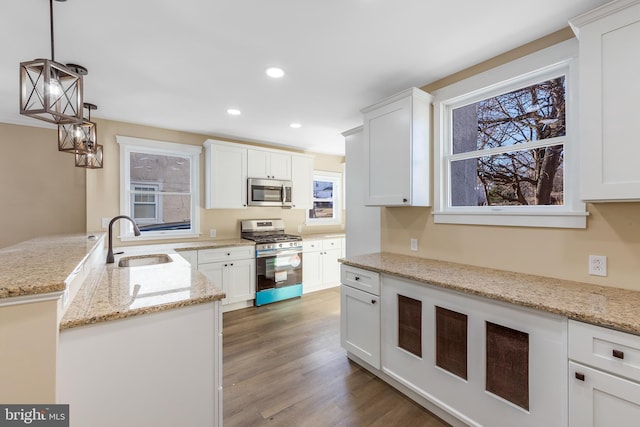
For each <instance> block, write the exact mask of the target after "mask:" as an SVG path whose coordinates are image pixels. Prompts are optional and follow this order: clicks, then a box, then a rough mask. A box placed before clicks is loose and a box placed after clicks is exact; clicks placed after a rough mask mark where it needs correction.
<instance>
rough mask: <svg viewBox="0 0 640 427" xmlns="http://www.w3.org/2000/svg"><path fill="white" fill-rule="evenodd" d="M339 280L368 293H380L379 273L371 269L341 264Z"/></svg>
mask: <svg viewBox="0 0 640 427" xmlns="http://www.w3.org/2000/svg"><path fill="white" fill-rule="evenodd" d="M340 282H341V283H342V284H343V285H348V286H351V287H354V288H356V289H360V290H361V291H365V292H369V293H370V294H374V295H380V274H378V273H376V272H373V271H369V270H363V269H361V268H357V267H351V266H349V265H341V266H340Z"/></svg>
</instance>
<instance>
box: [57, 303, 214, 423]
mask: <svg viewBox="0 0 640 427" xmlns="http://www.w3.org/2000/svg"><path fill="white" fill-rule="evenodd" d="M56 388H57V396H56V400H57V402H59V403H64V404H69V410H70V417H69V418H70V424H69V425H70V426H72V427H85V426H92V427H112V426H122V427H140V426H154V427H173V426H222V315H221V311H220V303H219V301H214V302H210V303H202V304H197V305H193V306H189V307H181V308H176V309H172V310H167V311H161V312H156V313H149V314H145V315H142V316H134V317H129V318H126V319H119V320H113V321H109V322H102V323H96V324H93V325H87V326H81V327H77V328H72V329H65V330H62V331H61V332H60V338H59V344H58V369H57V381H56Z"/></svg>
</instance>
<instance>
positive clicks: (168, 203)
mask: <svg viewBox="0 0 640 427" xmlns="http://www.w3.org/2000/svg"><path fill="white" fill-rule="evenodd" d="M156 200H157V202H156V203H151V204H150V203H137V202H135V195H133V194H132V195H131V201H132V206H133V209H132V210H133V219H134V220H135V221H136V223H137V224H138V226H139V228H140V231H141V232H145V231H160V230H189V229H191V195H188V194H184V195H181V194H158V195H157V198H156Z"/></svg>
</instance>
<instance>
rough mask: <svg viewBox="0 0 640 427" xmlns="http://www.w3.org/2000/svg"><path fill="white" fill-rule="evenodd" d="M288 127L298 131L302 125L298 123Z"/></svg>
mask: <svg viewBox="0 0 640 427" xmlns="http://www.w3.org/2000/svg"><path fill="white" fill-rule="evenodd" d="M289 127H291V128H293V129H300V128H301V127H302V125H301V124H300V123H289Z"/></svg>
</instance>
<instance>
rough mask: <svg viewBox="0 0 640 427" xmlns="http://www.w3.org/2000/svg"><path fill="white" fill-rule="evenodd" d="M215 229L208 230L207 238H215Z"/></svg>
mask: <svg viewBox="0 0 640 427" xmlns="http://www.w3.org/2000/svg"><path fill="white" fill-rule="evenodd" d="M216 234H217V232H216V229H215V228H210V229H209V237H216Z"/></svg>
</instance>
